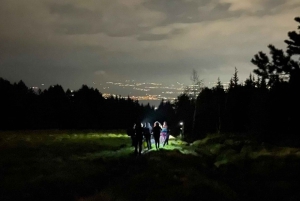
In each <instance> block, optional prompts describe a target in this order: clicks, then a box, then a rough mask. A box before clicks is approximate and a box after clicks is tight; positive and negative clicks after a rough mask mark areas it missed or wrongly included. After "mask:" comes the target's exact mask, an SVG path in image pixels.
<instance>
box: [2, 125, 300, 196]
mask: <svg viewBox="0 0 300 201" xmlns="http://www.w3.org/2000/svg"><path fill="white" fill-rule="evenodd" d="M130 144H131V141H130V138H129V137H128V136H127V135H126V134H125V133H124V131H113V132H110V131H106V132H103V131H101V132H99V131H57V130H56V131H18V132H16V131H15V132H1V133H0V164H1V165H0V173H1V174H0V200H25V199H28V200H76V201H77V200H78V201H79V200H81V201H88V200H145V201H146V200H147V201H151V200H193V201H194V200H299V198H300V193H299V191H298V189H299V187H300V185H299V182H298V181H299V178H300V171H299V169H300V158H299V157H300V150H299V149H297V148H291V147H275V146H271V145H261V144H257V143H256V142H255V141H253V140H251V139H248V138H245V137H242V136H235V135H211V136H208V137H207V138H205V139H203V140H199V141H195V142H193V143H191V144H189V143H186V142H183V141H181V140H179V139H170V141H169V145H167V146H165V147H163V148H161V149H160V150H159V151H156V150H154V149H153V150H151V151H145V153H144V154H143V155H142V156H135V155H134V154H133V147H131V146H130ZM152 147H154V146H153V145H152Z"/></svg>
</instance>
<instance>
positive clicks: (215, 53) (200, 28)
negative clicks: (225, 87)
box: [0, 0, 300, 91]
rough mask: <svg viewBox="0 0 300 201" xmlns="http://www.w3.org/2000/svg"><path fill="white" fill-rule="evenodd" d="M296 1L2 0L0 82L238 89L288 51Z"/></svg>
mask: <svg viewBox="0 0 300 201" xmlns="http://www.w3.org/2000/svg"><path fill="white" fill-rule="evenodd" d="M299 14H300V1H299V0H251V1H249V0H197V1H194V0H86V1H82V0H38V1H37V0H26V1H23V0H1V1H0V77H2V78H4V79H7V80H9V81H11V82H16V81H19V80H23V81H24V82H25V84H27V85H28V86H38V87H41V86H42V85H41V84H44V85H43V86H44V87H48V86H50V85H53V84H60V85H62V86H63V87H64V89H67V88H71V89H79V88H80V86H81V85H82V84H87V85H89V86H92V84H93V82H94V83H105V82H108V81H113V82H117V81H124V80H128V79H130V80H132V79H134V80H136V81H139V82H160V83H176V82H181V83H186V84H189V83H190V80H189V79H190V74H191V72H192V69H196V70H197V71H198V74H199V77H200V79H203V81H204V83H207V82H211V81H217V79H218V77H220V79H221V81H222V82H228V81H229V79H230V78H231V77H232V75H233V73H234V67H236V68H237V69H238V74H239V78H240V81H244V80H245V79H246V78H247V77H248V76H249V74H250V73H251V72H252V71H253V69H255V66H254V65H252V64H251V62H250V60H251V59H252V58H253V56H254V54H256V53H257V52H258V51H261V50H262V51H264V52H268V49H267V45H268V44H274V45H275V46H276V47H278V48H283V49H285V47H286V45H285V44H284V42H283V41H284V40H285V39H287V32H288V31H292V30H296V28H297V23H296V22H295V21H294V18H295V17H296V16H299ZM100 91H101V90H100Z"/></svg>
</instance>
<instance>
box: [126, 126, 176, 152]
mask: <svg viewBox="0 0 300 201" xmlns="http://www.w3.org/2000/svg"><path fill="white" fill-rule="evenodd" d="M127 134H128V135H130V136H131V140H132V146H134V147H135V151H134V152H135V153H136V154H141V152H142V147H143V141H144V142H146V145H147V148H148V150H150V149H152V145H151V138H152V137H151V136H153V138H154V142H155V148H156V149H157V150H158V149H159V146H160V143H161V139H162V140H163V146H165V145H168V144H169V135H170V131H169V129H168V125H167V122H166V121H164V123H163V125H161V124H160V123H159V122H158V121H156V122H155V123H154V125H153V127H152V126H151V125H150V123H149V122H145V123H141V122H137V123H135V124H134V126H133V127H132V128H129V130H127Z"/></svg>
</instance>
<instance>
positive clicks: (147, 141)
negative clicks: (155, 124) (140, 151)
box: [144, 122, 152, 150]
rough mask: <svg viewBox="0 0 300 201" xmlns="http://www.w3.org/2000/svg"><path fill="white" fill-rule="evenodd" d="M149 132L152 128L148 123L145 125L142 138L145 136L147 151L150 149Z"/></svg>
mask: <svg viewBox="0 0 300 201" xmlns="http://www.w3.org/2000/svg"><path fill="white" fill-rule="evenodd" d="M151 132H152V127H151V125H150V123H149V122H147V123H145V126H144V136H145V140H146V143H147V148H148V150H150V149H151V148H152V147H151Z"/></svg>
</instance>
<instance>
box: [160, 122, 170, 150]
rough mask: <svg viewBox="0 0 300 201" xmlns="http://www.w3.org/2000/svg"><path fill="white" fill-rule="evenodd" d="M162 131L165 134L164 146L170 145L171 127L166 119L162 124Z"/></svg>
mask: <svg viewBox="0 0 300 201" xmlns="http://www.w3.org/2000/svg"><path fill="white" fill-rule="evenodd" d="M161 132H162V133H163V135H164V144H163V146H165V145H166V144H167V145H169V135H170V132H169V128H168V125H167V122H166V121H164V124H163V126H162V130H161Z"/></svg>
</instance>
